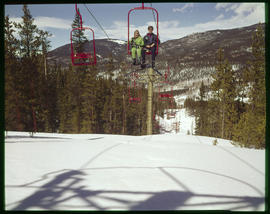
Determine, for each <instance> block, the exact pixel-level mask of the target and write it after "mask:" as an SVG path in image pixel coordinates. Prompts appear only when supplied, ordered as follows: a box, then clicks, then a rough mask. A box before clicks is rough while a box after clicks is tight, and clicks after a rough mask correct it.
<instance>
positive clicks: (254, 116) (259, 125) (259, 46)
mask: <svg viewBox="0 0 270 214" xmlns="http://www.w3.org/2000/svg"><path fill="white" fill-rule="evenodd" d="M252 56H253V58H252V60H251V61H250V62H249V63H248V65H249V66H248V67H247V69H246V70H245V71H246V73H245V76H246V77H247V83H246V87H248V95H247V96H248V100H249V103H248V106H247V111H246V112H245V113H243V114H242V115H241V119H240V121H239V123H238V124H237V125H236V126H235V128H234V137H233V140H234V141H235V142H237V143H239V144H240V145H241V146H245V147H254V148H265V125H266V118H265V116H266V115H265V114H266V90H265V42H264V34H263V29H262V26H261V25H259V27H258V28H257V30H256V32H255V33H254V35H253V36H252Z"/></svg>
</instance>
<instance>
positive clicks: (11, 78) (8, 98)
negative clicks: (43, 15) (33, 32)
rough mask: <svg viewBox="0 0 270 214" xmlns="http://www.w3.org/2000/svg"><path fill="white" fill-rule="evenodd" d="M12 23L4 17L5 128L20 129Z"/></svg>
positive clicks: (14, 40) (15, 44) (15, 43)
mask: <svg viewBox="0 0 270 214" xmlns="http://www.w3.org/2000/svg"><path fill="white" fill-rule="evenodd" d="M13 27H14V26H13V24H12V23H11V22H10V21H9V17H8V16H6V17H5V28H4V33H5V126H6V130H22V128H23V127H22V123H21V111H20V104H19V102H20V100H21V96H20V95H21V94H20V92H19V90H18V83H19V73H18V58H17V54H18V49H19V48H18V44H19V43H18V40H17V39H16V38H15V37H14V35H13V33H14V31H15V30H14V29H13Z"/></svg>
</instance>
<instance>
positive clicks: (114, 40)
mask: <svg viewBox="0 0 270 214" xmlns="http://www.w3.org/2000/svg"><path fill="white" fill-rule="evenodd" d="M109 41H110V42H115V43H118V44H119V45H125V44H126V43H127V42H126V41H123V40H119V39H111V40H109Z"/></svg>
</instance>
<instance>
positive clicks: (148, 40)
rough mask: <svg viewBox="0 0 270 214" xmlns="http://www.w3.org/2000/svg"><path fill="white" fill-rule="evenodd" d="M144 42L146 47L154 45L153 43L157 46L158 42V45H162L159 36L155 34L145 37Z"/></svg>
mask: <svg viewBox="0 0 270 214" xmlns="http://www.w3.org/2000/svg"><path fill="white" fill-rule="evenodd" d="M143 41H144V46H146V45H152V44H153V43H155V46H157V42H158V44H160V40H159V39H158V41H157V35H156V34H154V33H151V34H150V33H148V34H146V35H145V36H144V37H143Z"/></svg>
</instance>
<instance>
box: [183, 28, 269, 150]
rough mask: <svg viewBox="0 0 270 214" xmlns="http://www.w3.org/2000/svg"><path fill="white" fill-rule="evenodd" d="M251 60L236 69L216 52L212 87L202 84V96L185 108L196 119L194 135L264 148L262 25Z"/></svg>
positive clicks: (190, 100) (254, 36)
mask: <svg viewBox="0 0 270 214" xmlns="http://www.w3.org/2000/svg"><path fill="white" fill-rule="evenodd" d="M251 47H252V59H251V60H250V61H248V62H247V63H246V65H244V66H242V67H241V68H240V69H238V70H236V69H233V68H232V65H231V64H230V62H229V61H228V59H226V58H225V57H224V51H223V49H222V48H220V49H219V50H218V52H217V61H218V63H217V65H216V69H215V70H216V71H215V73H214V74H213V75H212V80H213V81H212V83H211V85H210V86H206V85H204V83H203V82H202V83H201V86H200V91H199V96H198V97H197V98H196V99H191V98H189V99H187V100H186V101H185V107H186V108H188V109H189V111H190V114H192V115H193V116H195V118H196V129H195V134H197V135H205V136H212V137H217V138H224V139H229V140H231V141H232V142H233V143H234V144H239V145H240V146H244V147H248V148H265V126H266V89H265V40H264V31H263V28H262V26H261V25H259V26H258V28H257V30H256V31H255V32H254V34H253V35H252V44H251Z"/></svg>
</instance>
